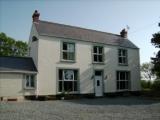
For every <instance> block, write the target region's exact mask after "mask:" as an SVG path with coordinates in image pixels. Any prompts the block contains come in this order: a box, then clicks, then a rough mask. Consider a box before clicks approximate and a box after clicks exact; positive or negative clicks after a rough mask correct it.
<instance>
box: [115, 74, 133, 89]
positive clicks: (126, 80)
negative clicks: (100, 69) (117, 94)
mask: <svg viewBox="0 0 160 120" xmlns="http://www.w3.org/2000/svg"><path fill="white" fill-rule="evenodd" d="M122 72H124V73H125V79H123V80H121V78H120V76H121V75H120V74H121V73H122ZM117 74H118V75H117ZM127 74H128V79H127ZM116 76H118V79H117V78H116V79H117V81H116V84H117V86H116V87H117V91H126V90H127V91H128V90H129V89H130V72H129V71H116ZM118 82H119V86H118ZM121 82H125V84H126V82H128V85H127V86H128V88H124V89H121V88H120V86H121V85H120V83H121ZM118 87H119V88H118Z"/></svg>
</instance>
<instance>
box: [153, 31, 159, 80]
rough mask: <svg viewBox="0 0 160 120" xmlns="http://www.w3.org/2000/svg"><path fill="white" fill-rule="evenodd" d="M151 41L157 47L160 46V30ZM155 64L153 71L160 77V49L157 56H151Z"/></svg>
mask: <svg viewBox="0 0 160 120" xmlns="http://www.w3.org/2000/svg"><path fill="white" fill-rule="evenodd" d="M151 43H152V44H153V45H154V46H155V47H156V48H160V32H158V33H155V34H153V38H152V39H151ZM151 59H152V63H153V64H154V67H153V70H152V71H153V72H154V73H155V74H156V76H157V79H160V50H159V51H158V52H157V54H156V56H155V57H153V58H151Z"/></svg>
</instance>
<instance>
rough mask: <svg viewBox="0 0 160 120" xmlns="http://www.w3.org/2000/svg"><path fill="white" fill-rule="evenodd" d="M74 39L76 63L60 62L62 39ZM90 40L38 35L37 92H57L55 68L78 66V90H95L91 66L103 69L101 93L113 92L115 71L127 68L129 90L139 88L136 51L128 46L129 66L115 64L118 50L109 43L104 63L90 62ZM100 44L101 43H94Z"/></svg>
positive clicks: (48, 93)
mask: <svg viewBox="0 0 160 120" xmlns="http://www.w3.org/2000/svg"><path fill="white" fill-rule="evenodd" d="M62 41H70V42H75V48H76V62H75V63H66V62H62V61H61V58H60V50H61V42H62ZM93 45H94V44H93V43H89V42H82V41H75V40H71V39H63V38H55V37H46V36H41V37H40V38H39V46H38V48H39V52H38V72H39V73H38V75H37V80H38V82H37V87H38V89H37V94H38V95H55V94H57V91H58V84H57V80H58V78H57V75H58V73H57V69H58V68H74V69H79V75H80V77H79V78H80V80H79V82H80V86H79V87H80V93H81V94H86V93H94V80H93V79H92V76H93V71H94V69H103V70H104V92H105V93H107V92H116V91H117V90H116V71H117V70H127V71H130V72H131V91H137V90H140V83H139V82H140V81H139V80H140V71H139V51H138V49H130V48H128V63H129V65H128V66H119V65H118V49H119V48H120V47H117V46H111V45H102V46H104V54H105V64H92V55H91V52H92V47H93ZM95 45H101V44H97V43H96V44H95Z"/></svg>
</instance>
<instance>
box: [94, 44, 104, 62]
mask: <svg viewBox="0 0 160 120" xmlns="http://www.w3.org/2000/svg"><path fill="white" fill-rule="evenodd" d="M94 47H97V48H96V50H97V53H95V52H94ZM98 48H102V53H100V50H99V49H98ZM95 55H96V57H97V58H98V56H102V62H100V61H99V58H98V59H97V61H95V60H94V56H95ZM92 63H99V64H103V63H104V46H101V45H93V46H92Z"/></svg>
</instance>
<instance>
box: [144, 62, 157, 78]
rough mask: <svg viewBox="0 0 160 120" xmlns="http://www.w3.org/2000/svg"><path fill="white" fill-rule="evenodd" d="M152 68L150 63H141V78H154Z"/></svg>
mask: <svg viewBox="0 0 160 120" xmlns="http://www.w3.org/2000/svg"><path fill="white" fill-rule="evenodd" d="M152 69H153V64H152V63H143V64H142V65H141V78H142V79H144V80H153V79H154V78H155V74H154V73H153V72H152Z"/></svg>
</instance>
